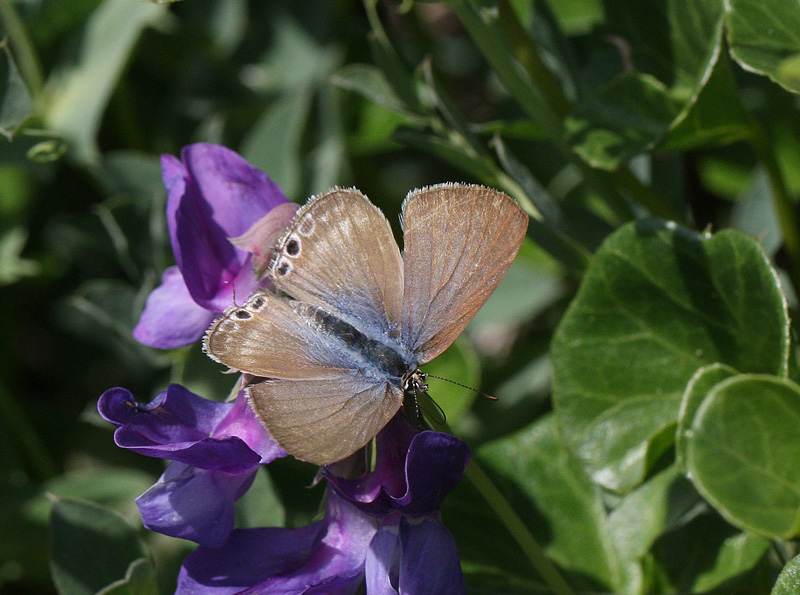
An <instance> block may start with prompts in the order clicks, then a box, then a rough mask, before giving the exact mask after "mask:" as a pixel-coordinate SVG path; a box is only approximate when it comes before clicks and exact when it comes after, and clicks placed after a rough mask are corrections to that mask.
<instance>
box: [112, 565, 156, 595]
mask: <svg viewBox="0 0 800 595" xmlns="http://www.w3.org/2000/svg"><path fill="white" fill-rule="evenodd" d="M97 595H158V583H157V582H156V571H155V568H153V564H152V563H151V562H150V560H148V559H147V558H139V559H138V560H134V561H133V562H131V564H130V566H128V571H127V572H126V573H125V578H124V579H120V580H118V581H115V582H113V583H111V584H110V585H108V586H107V587H106V588H104V589H102V590H100V591H98V593H97Z"/></svg>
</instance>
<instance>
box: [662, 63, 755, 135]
mask: <svg viewBox="0 0 800 595" xmlns="http://www.w3.org/2000/svg"><path fill="white" fill-rule="evenodd" d="M751 133H752V128H751V125H750V121H749V119H748V114H747V112H746V111H745V109H744V107H743V106H742V103H741V101H740V100H739V90H738V89H737V88H736V81H735V80H734V78H733V72H731V67H730V61H729V60H728V59H727V58H726V57H724V56H723V57H720V59H718V60H717V62H716V64H715V65H714V69H713V71H712V72H711V75H710V76H709V78H708V82H706V84H705V85H704V86H703V88H702V89H701V90H700V93H699V95H698V96H697V100H696V101H695V102H694V103H693V104H692V105H691V106H690V107H689V109H686V110H683V112H682V113H681V115H680V116H678V117H677V118H676V119H675V120H674V121H673V122H672V123H671V125H670V130H669V132H668V133H667V135H666V137H664V138H663V139H662V140H661V141H660V142H659V144H658V146H656V150H657V151H685V150H688V149H694V148H698V147H709V146H719V145H729V144H731V143H734V142H737V141H740V140H744V139H746V138H748V137H749V136H750V135H751Z"/></svg>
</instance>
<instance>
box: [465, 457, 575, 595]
mask: <svg viewBox="0 0 800 595" xmlns="http://www.w3.org/2000/svg"><path fill="white" fill-rule="evenodd" d="M465 475H466V476H467V478H468V479H469V480H470V482H472V485H473V486H475V489H476V490H478V492H479V493H480V494H481V496H483V498H484V500H486V502H487V503H488V504H489V506H490V507H491V508H492V510H493V511H494V513H495V514H496V515H497V517H498V518H499V519H500V520H501V521H502V522H503V524H504V525H505V526H506V529H508V532H509V533H511V535H512V537H513V538H514V540H515V541H516V542H517V545H519V547H520V549H521V550H522V551H523V553H524V554H525V556H526V557H527V558H528V560H530V562H531V564H532V565H533V567H534V568H535V569H536V571H537V572H538V573H539V575H540V576H541V577H542V579H543V580H544V581H545V582H546V583H547V585H548V586H549V587H550V589H552V591H553V593H555V594H556V595H575V592H574V591H573V590H572V587H570V586H569V584H567V581H566V580H565V579H564V577H563V576H561V573H560V572H559V571H558V569H557V568H556V567H555V566H553V564H551V563H550V560H548V559H547V557H546V556H545V554H544V550H543V549H542V546H540V545H539V543H538V542H537V541H536V539H535V538H534V537H533V535H532V534H531V532H530V531H529V530H528V527H527V526H526V525H525V523H524V522H523V521H522V519H521V518H520V517H519V515H518V514H517V513H516V511H515V510H514V509H513V508H512V507H511V504H509V502H508V500H506V498H505V496H503V494H502V493H501V492H500V490H498V489H497V486H495V484H494V483H493V482H492V480H491V478H489V476H488V475H487V474H486V472H485V471H484V470H483V468H482V467H481V466H480V464H479V463H478V461H476V460H475V458H474V457H473V459H472V460H471V461H470V463H469V465H467V470H466V473H465Z"/></svg>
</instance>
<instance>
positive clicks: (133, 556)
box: [50, 500, 146, 595]
mask: <svg viewBox="0 0 800 595" xmlns="http://www.w3.org/2000/svg"><path fill="white" fill-rule="evenodd" d="M50 549H51V569H52V573H53V581H54V582H55V585H56V588H57V589H58V592H59V593H60V595H94V594H95V593H97V592H98V591H100V590H101V589H103V588H105V587H106V586H108V585H110V584H111V583H113V582H114V581H118V580H120V579H124V578H125V576H126V573H127V570H128V567H129V565H130V563H131V562H133V561H134V560H138V559H139V558H142V557H145V556H146V551H145V549H144V546H143V544H142V543H141V541H140V540H139V537H138V535H137V532H136V530H135V529H134V528H133V527H131V526H130V525H129V524H128V523H127V522H125V520H124V519H123V518H122V517H121V516H120V515H119V514H117V513H116V512H114V511H112V510H109V509H107V508H103V507H101V506H98V505H97V504H91V503H89V502H81V501H78V500H56V501H55V502H54V504H53V514H52V518H51V521H50Z"/></svg>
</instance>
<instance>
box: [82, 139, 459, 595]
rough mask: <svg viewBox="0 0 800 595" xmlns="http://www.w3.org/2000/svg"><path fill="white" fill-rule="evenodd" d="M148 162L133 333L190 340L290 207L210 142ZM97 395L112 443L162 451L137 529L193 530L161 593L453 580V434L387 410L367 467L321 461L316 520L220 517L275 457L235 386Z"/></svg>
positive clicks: (260, 256)
mask: <svg viewBox="0 0 800 595" xmlns="http://www.w3.org/2000/svg"><path fill="white" fill-rule="evenodd" d="M161 163H162V170H163V178H164V185H165V186H166V189H167V194H168V201H167V219H168V225H169V231H170V238H171V241H172V248H173V251H174V254H175V260H176V262H177V265H176V266H174V267H171V268H169V269H167V270H166V271H165V272H164V275H163V278H162V283H161V285H160V286H159V287H157V288H156V289H155V290H154V291H153V292H152V293H151V294H150V296H149V298H148V300H147V304H146V307H145V310H144V312H143V314H142V317H141V319H140V321H139V323H138V325H137V326H136V328H135V330H134V336H135V337H136V338H137V339H138V340H139V341H141V342H142V343H145V344H147V345H151V346H154V347H159V348H174V347H179V346H183V345H188V344H191V343H193V342H195V341H197V340H198V339H200V338H201V337H202V335H203V333H204V332H205V331H206V329H207V327H208V326H209V324H210V323H211V322H212V321H213V320H214V318H215V317H217V316H218V315H219V313H220V312H222V311H223V310H224V309H225V308H226V307H227V306H229V305H230V304H231V303H232V302H233V296H234V294H237V295H240V296H243V297H245V298H246V297H247V296H248V295H249V294H250V293H251V292H252V291H253V290H255V289H257V288H258V287H259V286H260V285H262V284H263V283H264V282H263V281H261V280H260V279H261V275H260V274H259V273H260V272H262V271H263V269H264V268H265V266H266V263H267V262H268V260H269V256H270V255H269V247H270V246H272V245H273V244H274V242H275V240H276V238H277V237H278V236H279V235H280V233H281V231H282V230H283V228H284V227H286V225H288V224H289V222H290V221H291V219H292V218H293V216H294V213H295V210H296V206H295V205H293V204H292V203H289V202H288V200H287V199H286V197H285V196H284V195H283V193H282V192H281V191H280V189H279V188H278V187H277V186H276V185H275V184H274V183H273V182H272V181H271V180H270V179H269V177H268V176H267V175H266V174H264V173H263V172H261V171H258V170H257V169H255V168H253V167H252V166H250V165H249V164H248V163H247V162H246V161H245V160H244V159H242V158H241V157H240V156H239V155H237V154H236V153H234V152H233V151H230V150H228V149H225V148H224V147H220V146H217V145H209V144H196V145H191V146H188V147H186V148H185V149H184V150H183V152H182V160H178V159H177V158H175V157H172V156H164V157H162V162H161ZM265 247H266V249H265ZM98 409H99V411H100V414H101V415H102V417H103V418H104V419H106V420H107V421H109V422H111V423H112V424H114V426H116V430H115V432H114V440H115V442H116V444H117V445H118V446H120V447H122V448H127V449H129V450H132V451H134V452H137V453H140V454H144V455H147V456H154V457H159V458H163V459H168V460H170V461H171V462H170V464H169V466H168V467H167V468H166V470H165V471H164V473H163V475H162V476H161V477H160V478H159V480H158V481H157V482H156V484H155V485H153V486H152V487H151V488H150V489H149V490H147V491H146V492H145V493H144V494H142V495H141V496H140V497H139V498H138V499H137V505H138V506H139V510H140V513H141V516H142V520H143V522H144V524H145V526H146V527H147V528H148V529H150V530H152V531H157V532H160V533H163V534H166V535H170V536H173V537H181V538H184V539H189V540H192V541H195V542H196V543H198V544H199V547H198V548H197V549H196V550H195V551H194V552H193V553H192V554H190V555H189V556H188V557H187V558H186V560H185V561H184V563H183V566H182V568H181V572H180V575H179V579H178V586H177V591H176V593H177V594H180V595H182V594H187V595H188V594H190V593H191V594H198V593H199V594H203V595H233V594H237V593H264V594H269V593H276V594H277V593H280V594H284V595H288V594H292V593H297V594H300V593H303V594H312V593H318V594H322V593H324V594H338V593H341V594H346V593H355V592H357V591H358V590H359V589H361V588H362V585H366V592H367V593H368V595H389V594H397V593H408V594H412V593H413V594H425V593H431V594H434V593H436V594H439V593H444V594H449V593H453V594H458V593H463V592H464V583H463V576H462V573H461V568H460V564H459V560H458V555H457V552H456V547H455V542H454V540H453V537H452V535H451V534H450V532H449V531H448V530H447V529H446V528H445V527H444V526H443V525H442V523H441V519H440V516H439V509H440V507H441V504H442V502H443V500H444V497H445V496H446V495H447V494H448V493H449V492H450V491H451V490H452V489H453V488H454V487H455V486H456V485H457V483H458V482H459V480H460V478H461V476H462V474H463V472H464V469H465V467H466V465H467V462H468V461H469V457H470V454H469V450H468V448H467V446H466V445H465V444H464V443H463V442H462V441H461V440H459V439H457V438H455V437H453V436H450V435H449V434H444V433H440V432H433V431H418V430H417V429H414V428H412V427H411V426H410V425H409V424H408V422H407V421H406V420H405V418H404V417H403V415H402V412H401V413H399V414H398V415H397V416H396V417H395V418H394V419H393V420H392V421H391V422H390V423H389V424H388V425H387V426H386V427H385V428H384V429H383V430H382V431H381V433H380V434H379V435H378V437H377V439H376V444H375V448H376V455H375V464H374V468H373V469H372V470H371V471H368V470H365V469H363V460H364V456H363V453H360V452H359V453H355V454H354V455H353V456H352V457H350V458H349V459H347V460H345V461H342V462H340V463H336V464H333V465H329V466H327V467H324V468H323V470H322V474H321V477H323V478H324V479H325V480H326V481H327V488H326V496H325V498H326V501H325V516H324V518H323V519H322V520H321V521H318V522H316V523H313V524H311V525H308V526H306V527H300V528H280V527H266V528H258V529H234V507H235V501H236V500H238V499H239V498H240V497H241V496H242V495H243V494H244V493H245V492H246V491H247V490H248V489H249V487H250V485H251V484H252V482H253V479H254V477H255V473H256V472H257V470H258V468H259V467H260V466H261V465H266V464H268V463H270V462H271V461H273V460H275V459H276V458H279V457H282V456H285V455H286V453H285V452H284V451H283V450H282V449H281V448H280V447H279V446H278V445H277V444H276V443H275V441H274V440H272V438H271V437H270V436H269V434H268V433H267V431H266V430H265V429H264V427H263V426H262V424H261V423H260V422H259V420H258V419H257V418H256V416H255V414H254V413H253V410H252V409H251V407H250V405H249V404H248V402H247V400H246V398H245V396H244V392H243V391H239V393H238V395H237V397H236V399H235V400H234V401H232V402H224V403H223V402H216V401H211V400H207V399H205V398H203V397H201V396H198V395H196V394H194V393H192V392H190V391H189V390H188V389H186V388H185V387H183V386H181V385H178V384H172V385H170V386H169V387H168V388H167V390H166V391H165V392H163V393H161V394H159V395H158V396H157V397H156V398H155V399H153V401H151V402H150V403H147V404H141V403H137V402H136V400H135V399H134V397H133V395H132V394H131V393H130V392H129V391H127V390H126V389H124V388H112V389H110V390H108V391H106V392H105V393H104V394H103V395H102V396H101V397H100V400H99V402H98ZM359 461H361V463H359ZM365 471H366V472H365Z"/></svg>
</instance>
